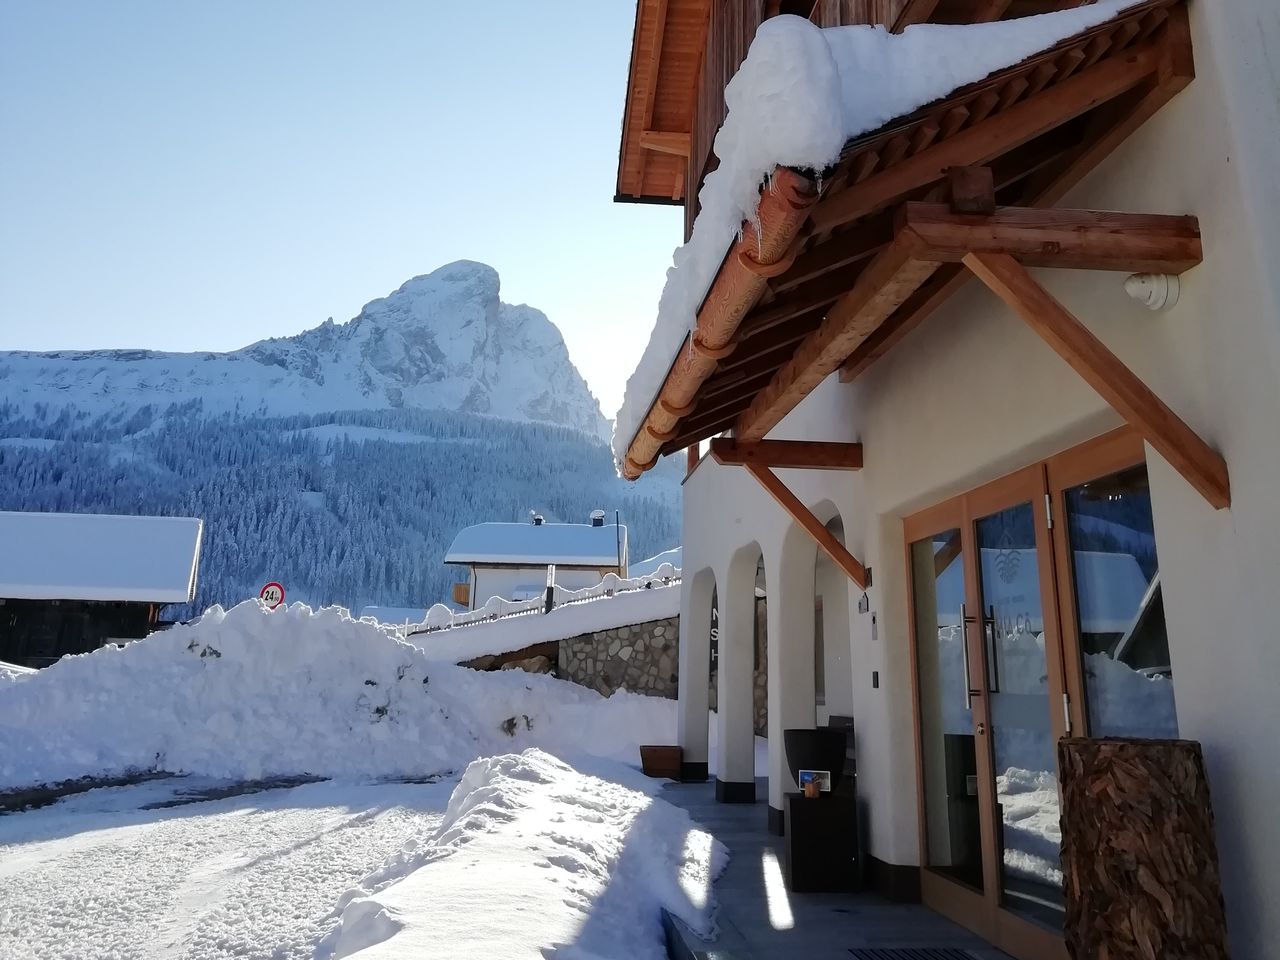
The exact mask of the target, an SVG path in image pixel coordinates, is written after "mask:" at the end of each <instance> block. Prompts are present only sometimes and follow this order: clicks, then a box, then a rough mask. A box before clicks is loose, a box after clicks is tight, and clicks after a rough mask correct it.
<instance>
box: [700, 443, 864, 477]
mask: <svg viewBox="0 0 1280 960" xmlns="http://www.w3.org/2000/svg"><path fill="white" fill-rule="evenodd" d="M711 456H712V457H713V458H714V459H715V461H716V463H719V464H726V465H732V466H746V465H747V464H755V465H757V466H761V467H786V468H788V469H797V470H861V469H862V444H860V443H833V442H825V441H819V440H736V439H731V438H728V437H718V438H716V439H715V440H712V441H711Z"/></svg>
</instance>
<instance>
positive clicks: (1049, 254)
mask: <svg viewBox="0 0 1280 960" xmlns="http://www.w3.org/2000/svg"><path fill="white" fill-rule="evenodd" d="M898 233H899V235H902V234H903V233H906V234H909V235H910V236H912V237H914V238H915V239H916V240H917V241H918V243H919V246H918V248H917V255H918V256H919V257H920V258H921V259H922V260H936V261H938V262H941V263H959V262H960V261H962V260H964V258H965V256H966V255H967V254H969V253H1005V254H1009V255H1010V256H1012V257H1016V258H1017V259H1018V260H1019V261H1021V262H1022V263H1024V264H1026V265H1028V266H1033V267H1068V268H1071V269H1076V270H1119V271H1122V272H1124V273H1173V274H1177V273H1183V272H1185V271H1187V270H1190V269H1191V268H1192V267H1194V266H1195V265H1196V264H1198V263H1199V262H1200V261H1201V260H1202V259H1203V251H1202V249H1201V245H1200V224H1199V221H1198V220H1197V219H1196V218H1195V217H1180V216H1161V215H1157V214H1145V213H1112V212H1110V211H1098V210H1061V209H1057V208H1052V209H1047V210H1046V209H1037V208H1035V207H999V208H997V209H996V211H995V212H994V213H992V214H991V215H990V216H982V215H973V214H957V213H952V211H951V208H950V207H948V206H947V205H946V204H942V203H908V204H904V205H903V207H902V209H901V211H900V212H899V217H898Z"/></svg>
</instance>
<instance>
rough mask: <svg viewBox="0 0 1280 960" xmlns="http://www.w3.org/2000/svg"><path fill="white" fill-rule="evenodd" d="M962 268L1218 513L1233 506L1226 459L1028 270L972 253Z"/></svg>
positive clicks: (989, 255)
mask: <svg viewBox="0 0 1280 960" xmlns="http://www.w3.org/2000/svg"><path fill="white" fill-rule="evenodd" d="M964 264H965V266H967V267H968V268H969V269H970V270H971V271H972V272H973V273H974V275H976V276H977V277H978V279H979V280H981V281H982V282H983V283H985V284H986V285H987V286H988V287H989V288H990V289H991V291H992V292H993V293H995V295H996V296H998V297H999V298H1000V299H1001V300H1003V301H1004V302H1005V303H1006V304H1008V305H1009V306H1010V307H1011V308H1012V309H1013V311H1014V312H1015V313H1016V314H1018V316H1020V317H1021V318H1022V319H1023V320H1025V321H1026V322H1027V325H1028V326H1030V327H1031V329H1032V330H1034V331H1035V332H1036V333H1038V334H1039V335H1040V337H1041V338H1042V339H1043V340H1044V341H1045V342H1046V343H1047V344H1049V346H1050V347H1052V348H1053V350H1054V352H1055V353H1057V354H1058V356H1060V357H1062V359H1064V360H1066V361H1067V363H1068V364H1070V365H1071V368H1072V369H1073V370H1075V371H1076V373H1078V374H1080V376H1081V377H1083V378H1084V380H1085V382H1086V383H1088V384H1089V386H1091V387H1093V389H1094V390H1096V391H1097V392H1098V394H1099V395H1100V396H1101V397H1102V398H1103V399H1104V400H1106V401H1107V403H1109V404H1110V405H1111V406H1112V407H1113V408H1114V409H1115V410H1116V412H1117V413H1119V414H1120V415H1121V416H1122V417H1124V419H1125V420H1126V421H1128V422H1129V423H1130V424H1132V425H1133V426H1134V427H1135V428H1136V429H1137V430H1138V432H1139V433H1140V434H1141V435H1142V438H1143V439H1144V440H1146V441H1147V443H1149V444H1151V446H1152V447H1153V448H1154V449H1155V450H1156V452H1157V453H1159V454H1160V455H1161V456H1162V457H1164V458H1165V460H1167V461H1168V462H1169V464H1170V465H1171V466H1172V467H1173V468H1174V469H1175V470H1177V471H1178V472H1179V473H1180V474H1182V476H1183V477H1184V478H1185V479H1186V480H1187V482H1188V483H1190V484H1191V485H1192V486H1193V487H1195V489H1196V490H1197V491H1199V493H1200V495H1201V496H1202V497H1204V498H1205V500H1207V501H1208V502H1209V503H1210V504H1211V505H1213V506H1214V507H1216V508H1218V509H1222V508H1223V507H1229V506H1230V505H1231V484H1230V481H1229V478H1228V475H1227V464H1226V461H1225V460H1223V459H1222V455H1221V454H1219V453H1218V452H1217V451H1216V450H1214V449H1213V448H1212V447H1210V446H1209V445H1208V444H1207V443H1205V442H1204V440H1202V439H1201V438H1200V436H1199V435H1198V434H1197V433H1196V432H1195V431H1194V430H1192V429H1191V427H1189V426H1187V424H1186V422H1185V421H1184V420H1182V418H1181V417H1179V416H1178V415H1177V414H1176V413H1174V412H1173V411H1172V410H1171V409H1170V408H1169V407H1168V406H1167V405H1166V404H1165V403H1164V401H1162V400H1161V399H1160V398H1159V397H1158V396H1156V395H1155V393H1153V392H1152V390H1151V389H1150V388H1149V387H1148V386H1147V385H1146V384H1145V383H1143V382H1142V381H1141V380H1140V379H1138V377H1137V375H1135V374H1134V372H1133V371H1132V370H1130V369H1129V368H1128V367H1127V366H1125V365H1124V363H1123V362H1121V360H1120V358H1119V357H1117V356H1116V355H1115V354H1114V353H1112V352H1111V351H1110V350H1108V349H1107V347H1106V345H1105V344H1104V343H1103V342H1102V341H1101V340H1099V339H1098V338H1097V337H1095V336H1094V335H1093V333H1092V332H1091V331H1090V330H1089V329H1088V328H1087V327H1086V326H1085V325H1084V324H1082V323H1081V322H1080V321H1079V320H1078V319H1077V318H1076V317H1075V316H1074V315H1073V314H1072V313H1071V312H1070V311H1069V310H1067V308H1066V307H1064V306H1063V305H1062V304H1061V303H1059V302H1058V301H1057V300H1055V299H1054V298H1053V296H1052V295H1051V294H1050V293H1049V291H1047V290H1045V288H1044V287H1042V286H1041V285H1040V284H1039V283H1038V282H1037V281H1036V279H1035V278H1034V277H1032V276H1031V274H1030V273H1028V272H1027V269H1026V268H1025V267H1024V266H1023V265H1022V264H1020V263H1019V262H1018V261H1017V260H1015V259H1014V258H1013V257H1011V256H1009V255H1008V254H995V253H971V254H969V255H968V256H966V257H965V258H964Z"/></svg>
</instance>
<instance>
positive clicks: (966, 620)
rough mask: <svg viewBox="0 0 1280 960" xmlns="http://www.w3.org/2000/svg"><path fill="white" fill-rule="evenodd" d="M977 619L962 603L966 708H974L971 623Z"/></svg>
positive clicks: (961, 643) (961, 624)
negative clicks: (970, 670) (970, 652)
mask: <svg viewBox="0 0 1280 960" xmlns="http://www.w3.org/2000/svg"><path fill="white" fill-rule="evenodd" d="M976 620H977V618H976V617H970V616H968V615H967V612H966V610H965V605H964V604H963V603H962V604H960V651H961V653H962V654H963V655H964V708H965V709H966V710H972V709H973V686H972V685H971V684H970V683H969V624H971V623H974V622H975V621H976Z"/></svg>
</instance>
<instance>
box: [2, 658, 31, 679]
mask: <svg viewBox="0 0 1280 960" xmlns="http://www.w3.org/2000/svg"><path fill="white" fill-rule="evenodd" d="M35 672H36V671H35V669H34V668H32V667H20V666H18V665H17V664H16V663H5V661H3V660H0V684H3V683H6V682H12V681H16V680H23V679H25V678H27V677H29V676H31V675H32V674H34V673H35Z"/></svg>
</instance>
